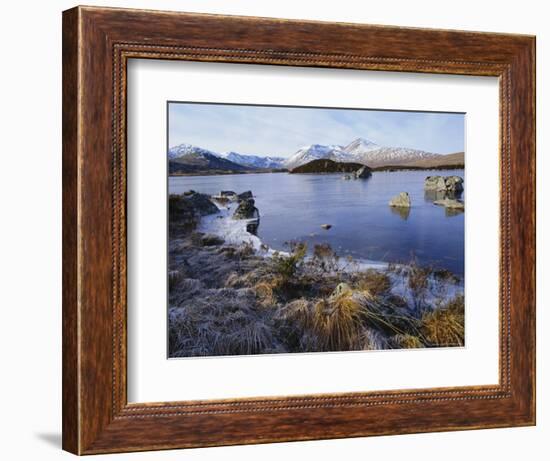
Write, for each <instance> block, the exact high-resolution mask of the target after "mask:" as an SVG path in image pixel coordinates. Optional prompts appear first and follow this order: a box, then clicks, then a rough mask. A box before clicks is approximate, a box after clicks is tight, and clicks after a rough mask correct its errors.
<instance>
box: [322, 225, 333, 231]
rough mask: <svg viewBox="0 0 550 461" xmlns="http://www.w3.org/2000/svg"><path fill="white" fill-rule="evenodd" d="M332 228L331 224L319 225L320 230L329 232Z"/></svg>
mask: <svg viewBox="0 0 550 461" xmlns="http://www.w3.org/2000/svg"><path fill="white" fill-rule="evenodd" d="M331 227H332V224H321V229H325V230H329V229H330V228H331Z"/></svg>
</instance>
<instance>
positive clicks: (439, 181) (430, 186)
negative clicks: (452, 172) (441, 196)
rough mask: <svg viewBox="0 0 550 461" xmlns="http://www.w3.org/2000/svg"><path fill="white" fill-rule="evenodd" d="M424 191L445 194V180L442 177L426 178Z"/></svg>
mask: <svg viewBox="0 0 550 461" xmlns="http://www.w3.org/2000/svg"><path fill="white" fill-rule="evenodd" d="M424 190H429V191H436V192H445V191H446V190H447V186H446V185H445V178H444V177H443V176H428V177H427V178H426V180H425V181H424Z"/></svg>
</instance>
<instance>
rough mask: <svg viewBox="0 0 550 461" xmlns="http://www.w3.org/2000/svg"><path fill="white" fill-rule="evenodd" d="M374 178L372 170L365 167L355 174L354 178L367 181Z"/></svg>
mask: <svg viewBox="0 0 550 461" xmlns="http://www.w3.org/2000/svg"><path fill="white" fill-rule="evenodd" d="M371 176H372V173H371V169H370V168H369V167H368V166H363V167H361V168H359V169H358V170H357V171H356V172H355V173H353V177H354V178H355V179H367V178H370V177H371Z"/></svg>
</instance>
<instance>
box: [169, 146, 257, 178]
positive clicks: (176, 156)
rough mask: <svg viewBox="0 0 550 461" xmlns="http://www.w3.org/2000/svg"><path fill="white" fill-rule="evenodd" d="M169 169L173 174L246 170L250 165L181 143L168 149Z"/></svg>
mask: <svg viewBox="0 0 550 461" xmlns="http://www.w3.org/2000/svg"><path fill="white" fill-rule="evenodd" d="M168 160H169V162H168V169H169V172H170V173H173V174H185V173H196V172H204V171H213V170H216V171H230V172H232V171H246V170H249V168H248V167H246V166H243V165H240V164H238V163H235V162H232V161H230V160H228V159H225V158H222V157H220V156H219V155H218V154H216V153H214V152H212V151H210V150H207V149H203V148H201V147H197V146H193V145H191V144H180V145H178V146H175V147H172V148H171V149H169V150H168Z"/></svg>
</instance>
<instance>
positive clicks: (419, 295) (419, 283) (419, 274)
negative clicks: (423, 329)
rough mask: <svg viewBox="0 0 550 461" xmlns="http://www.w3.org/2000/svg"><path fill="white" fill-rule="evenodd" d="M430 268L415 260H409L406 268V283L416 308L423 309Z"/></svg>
mask: <svg viewBox="0 0 550 461" xmlns="http://www.w3.org/2000/svg"><path fill="white" fill-rule="evenodd" d="M430 274H431V269H430V268H427V267H421V266H419V265H418V264H416V262H415V261H413V262H411V264H410V266H409V270H408V284H409V288H410V290H411V295H412V299H413V303H414V307H415V309H416V310H421V309H423V307H424V305H425V301H426V295H427V293H428V288H429V282H430Z"/></svg>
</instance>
